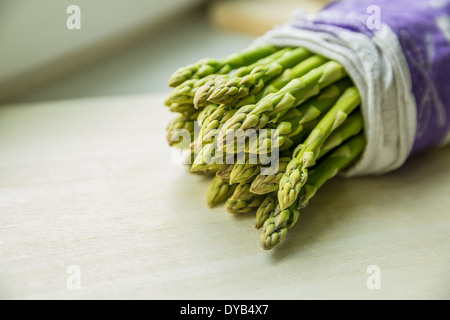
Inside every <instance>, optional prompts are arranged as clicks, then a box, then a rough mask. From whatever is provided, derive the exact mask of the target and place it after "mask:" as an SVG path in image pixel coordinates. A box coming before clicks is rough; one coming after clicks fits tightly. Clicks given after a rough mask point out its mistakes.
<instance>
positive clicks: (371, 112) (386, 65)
mask: <svg viewBox="0 0 450 320" xmlns="http://www.w3.org/2000/svg"><path fill="white" fill-rule="evenodd" d="M263 43H271V44H275V45H283V46H303V47H305V48H307V49H309V50H311V51H314V52H315V53H317V54H320V55H323V56H324V57H327V58H329V59H334V60H336V61H338V62H340V63H341V64H342V65H343V66H344V67H345V69H346V71H347V73H348V74H349V76H350V78H351V79H352V80H353V81H354V83H355V85H356V86H357V88H358V90H359V91H360V94H361V99H362V103H361V109H362V112H363V116H364V121H365V130H366V137H367V147H366V149H365V151H364V153H363V155H362V157H361V159H360V160H359V161H358V162H357V163H356V164H355V165H353V166H352V167H351V168H349V169H348V170H347V171H346V172H345V175H347V176H354V175H362V174H364V175H367V174H382V173H386V172H389V171H392V170H394V169H396V168H398V167H400V166H401V165H402V164H403V163H404V162H405V161H406V160H407V158H408V157H409V156H411V155H412V154H415V153H418V152H420V151H422V150H425V149H428V148H431V147H435V146H438V145H444V144H448V143H450V0H342V1H338V2H334V3H331V4H330V5H328V6H327V7H325V8H324V9H323V10H322V11H320V12H319V13H316V14H306V13H304V12H303V11H301V10H298V11H296V12H294V15H293V17H292V19H291V21H289V22H288V23H286V24H284V25H281V26H277V27H275V28H274V29H273V30H271V31H269V32H267V33H266V34H264V35H263V36H262V37H259V38H258V39H256V41H255V42H254V43H253V44H254V45H260V44H263Z"/></svg>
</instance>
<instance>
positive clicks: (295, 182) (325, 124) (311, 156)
mask: <svg viewBox="0 0 450 320" xmlns="http://www.w3.org/2000/svg"><path fill="white" fill-rule="evenodd" d="M360 99H361V98H360V95H359V92H358V90H357V89H356V87H350V88H348V89H347V90H345V92H344V93H343V94H342V96H341V97H340V98H339V100H338V101H337V102H336V104H335V105H334V106H333V107H332V108H331V109H330V110H329V111H328V112H327V113H326V114H325V116H324V117H323V118H322V119H321V120H320V122H319V123H318V124H317V126H316V127H315V128H314V130H313V131H312V132H311V133H310V134H309V136H308V138H307V139H306V140H305V142H304V143H303V145H302V147H301V149H300V151H299V153H298V154H297V156H296V157H294V158H293V159H292V160H291V162H290V163H289V164H288V166H287V168H286V172H285V174H284V175H283V176H282V178H281V180H280V186H279V190H278V201H279V203H280V206H281V209H286V208H288V207H289V206H290V205H291V204H292V203H293V202H294V201H295V200H296V199H297V196H298V193H299V192H300V189H301V187H302V186H303V185H304V184H305V183H306V180H307V179H308V167H309V166H311V164H313V163H314V161H315V159H316V158H317V156H318V154H319V152H320V147H321V146H322V144H323V142H324V141H325V140H326V139H327V138H328V136H329V135H330V134H331V132H332V131H334V130H335V129H336V128H337V127H338V126H339V125H341V124H342V123H343V122H344V121H345V119H346V118H347V116H348V114H350V113H351V112H352V111H353V110H354V109H355V108H356V107H357V106H359V104H360Z"/></svg>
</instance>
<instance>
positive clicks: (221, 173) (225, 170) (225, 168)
mask: <svg viewBox="0 0 450 320" xmlns="http://www.w3.org/2000/svg"><path fill="white" fill-rule="evenodd" d="M234 165H235V164H234V163H230V164H227V163H224V164H222V165H221V166H220V168H219V170H217V172H216V176H218V177H220V178H221V179H222V180H225V181H228V182H229V181H230V175H231V171H232V170H233V168H234Z"/></svg>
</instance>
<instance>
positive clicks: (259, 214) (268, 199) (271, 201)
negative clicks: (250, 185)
mask: <svg viewBox="0 0 450 320" xmlns="http://www.w3.org/2000/svg"><path fill="white" fill-rule="evenodd" d="M277 203H278V202H277V195H276V193H270V194H268V195H266V196H265V198H264V200H263V202H262V203H261V205H260V206H259V208H258V210H256V219H255V227H256V229H260V228H261V227H262V226H263V225H264V222H265V221H266V220H267V219H268V218H269V216H270V215H271V214H272V213H273V212H274V211H275V208H276V207H277Z"/></svg>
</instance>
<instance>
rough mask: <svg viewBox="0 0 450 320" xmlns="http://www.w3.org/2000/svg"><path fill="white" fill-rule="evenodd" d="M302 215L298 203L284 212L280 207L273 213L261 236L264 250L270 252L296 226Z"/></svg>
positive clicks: (265, 222) (266, 222)
mask: <svg viewBox="0 0 450 320" xmlns="http://www.w3.org/2000/svg"><path fill="white" fill-rule="evenodd" d="M299 215H300V210H299V208H298V205H297V203H294V204H293V205H291V206H290V207H288V208H286V209H284V210H282V209H281V207H280V206H279V205H278V206H277V207H276V208H275V210H274V211H273V213H272V214H271V215H270V216H269V217H268V218H267V219H266V220H265V221H264V225H263V230H262V233H261V235H260V238H259V240H260V244H261V247H262V248H263V249H264V250H270V249H272V248H274V247H275V246H276V245H278V244H279V243H280V242H281V240H283V239H284V238H285V237H286V235H287V232H288V229H289V228H291V227H292V226H294V225H295V223H296V222H297V220H298V217H299Z"/></svg>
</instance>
